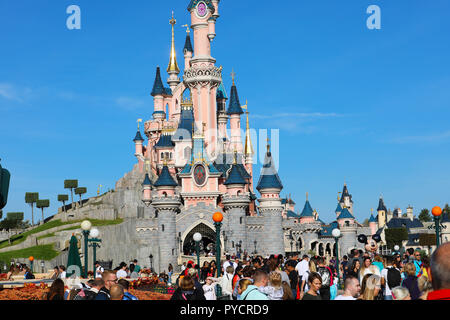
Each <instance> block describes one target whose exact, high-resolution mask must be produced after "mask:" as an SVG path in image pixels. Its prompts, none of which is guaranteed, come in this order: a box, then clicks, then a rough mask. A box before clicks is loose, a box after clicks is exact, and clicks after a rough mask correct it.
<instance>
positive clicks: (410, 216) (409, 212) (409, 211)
mask: <svg viewBox="0 0 450 320" xmlns="http://www.w3.org/2000/svg"><path fill="white" fill-rule="evenodd" d="M406 217H407V218H408V219H409V220H411V221H413V220H414V208H413V207H411V206H408V208H406Z"/></svg>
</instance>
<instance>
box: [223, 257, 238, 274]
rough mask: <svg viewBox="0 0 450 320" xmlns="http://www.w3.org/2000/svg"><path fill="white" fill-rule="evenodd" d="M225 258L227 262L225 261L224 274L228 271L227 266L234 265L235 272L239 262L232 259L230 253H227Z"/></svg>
mask: <svg viewBox="0 0 450 320" xmlns="http://www.w3.org/2000/svg"><path fill="white" fill-rule="evenodd" d="M225 258H226V260H225V262H224V263H223V267H222V274H225V273H226V270H227V268H228V267H229V266H231V267H233V273H234V269H236V268H237V266H238V265H237V263H236V262H234V261H232V260H231V256H230V255H229V254H227V255H226V256H225Z"/></svg>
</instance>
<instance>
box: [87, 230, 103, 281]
mask: <svg viewBox="0 0 450 320" xmlns="http://www.w3.org/2000/svg"><path fill="white" fill-rule="evenodd" d="M89 235H90V236H91V239H88V242H91V244H90V245H89V246H90V247H92V253H93V263H94V269H93V270H94V271H95V263H96V262H97V248H100V242H102V240H101V239H99V238H98V237H99V235H100V231H98V229H97V228H92V229H91V231H90V232H89ZM94 277H95V275H94Z"/></svg>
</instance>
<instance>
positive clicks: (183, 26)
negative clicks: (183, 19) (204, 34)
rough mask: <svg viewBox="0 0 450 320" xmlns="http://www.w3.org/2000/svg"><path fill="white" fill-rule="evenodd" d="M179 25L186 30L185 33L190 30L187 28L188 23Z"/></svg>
mask: <svg viewBox="0 0 450 320" xmlns="http://www.w3.org/2000/svg"><path fill="white" fill-rule="evenodd" d="M181 27H182V28H186V32H187V33H190V32H191V30H189V25H187V24H183V25H182V26H181Z"/></svg>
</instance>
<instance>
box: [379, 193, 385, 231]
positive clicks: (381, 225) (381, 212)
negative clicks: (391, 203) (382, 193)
mask: <svg viewBox="0 0 450 320" xmlns="http://www.w3.org/2000/svg"><path fill="white" fill-rule="evenodd" d="M377 212H378V228H384V226H386V222H387V221H386V214H387V209H386V206H385V205H384V200H383V197H380V201H378V208H377Z"/></svg>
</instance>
